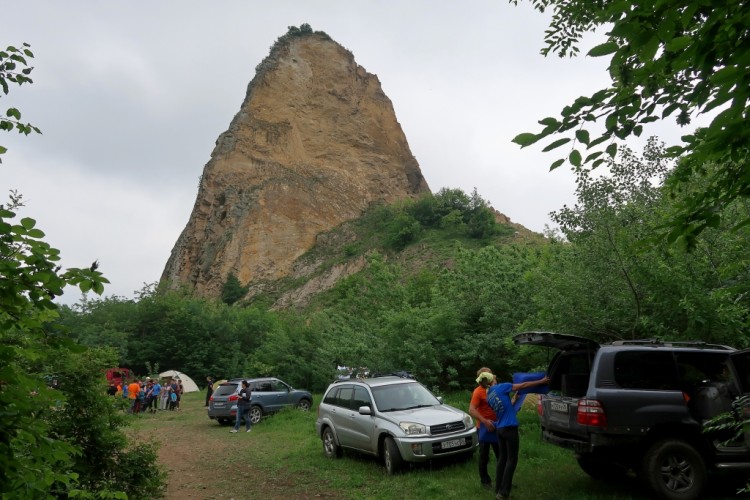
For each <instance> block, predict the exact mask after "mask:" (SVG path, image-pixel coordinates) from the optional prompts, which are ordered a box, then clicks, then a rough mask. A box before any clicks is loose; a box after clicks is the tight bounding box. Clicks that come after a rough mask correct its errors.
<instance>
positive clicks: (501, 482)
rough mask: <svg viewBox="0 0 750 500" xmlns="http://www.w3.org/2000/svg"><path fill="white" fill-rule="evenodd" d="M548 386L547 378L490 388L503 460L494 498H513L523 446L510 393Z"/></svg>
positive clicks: (489, 395)
mask: <svg viewBox="0 0 750 500" xmlns="http://www.w3.org/2000/svg"><path fill="white" fill-rule="evenodd" d="M547 383H549V377H547V376H544V377H543V378H541V379H539V380H533V381H529V382H522V383H520V384H513V383H511V382H503V383H501V384H495V385H492V386H490V388H489V389H487V403H489V405H490V406H491V407H492V409H493V410H494V412H495V415H496V416H497V420H496V421H495V424H494V425H495V433H496V434H497V439H498V441H499V444H500V458H499V459H498V461H497V470H496V472H495V493H496V495H495V498H496V499H497V500H507V499H508V498H510V490H511V488H512V487H513V474H515V472H516V466H517V465H518V449H519V447H520V442H519V437H518V418H516V410H515V408H513V403H512V402H511V400H510V393H511V392H516V391H520V390H522V389H527V388H529V387H536V386H538V385H544V384H547Z"/></svg>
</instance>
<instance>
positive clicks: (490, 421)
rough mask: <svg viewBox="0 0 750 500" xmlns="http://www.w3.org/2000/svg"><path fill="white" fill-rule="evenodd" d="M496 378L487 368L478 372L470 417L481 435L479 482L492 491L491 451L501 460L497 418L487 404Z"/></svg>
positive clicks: (470, 407) (470, 405)
mask: <svg viewBox="0 0 750 500" xmlns="http://www.w3.org/2000/svg"><path fill="white" fill-rule="evenodd" d="M494 381H495V376H494V375H493V374H492V371H491V370H490V369H489V368H487V367H482V368H480V369H479V370H478V371H477V384H479V385H478V386H477V387H476V389H474V392H473V393H472V394H471V402H470V403H469V415H471V416H472V417H474V418H475V419H476V420H477V433H478V435H479V461H478V463H479V482H480V483H481V484H482V487H483V488H485V489H488V490H489V489H492V479H491V478H490V475H489V474H488V473H487V465H488V464H489V462H490V450H492V451H493V452H494V453H495V459H498V458H499V456H500V455H499V453H500V452H499V449H498V444H497V434H495V420H496V419H497V416H496V415H495V411H494V410H493V409H492V407H491V406H490V405H489V404H488V403H487V389H488V388H489V387H490V386H491V385H492V384H493V383H494Z"/></svg>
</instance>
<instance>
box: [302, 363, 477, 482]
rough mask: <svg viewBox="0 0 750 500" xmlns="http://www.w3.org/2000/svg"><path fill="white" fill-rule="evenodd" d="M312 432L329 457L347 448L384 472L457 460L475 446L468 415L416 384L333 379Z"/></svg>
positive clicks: (382, 379)
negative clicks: (373, 460) (377, 461)
mask: <svg viewBox="0 0 750 500" xmlns="http://www.w3.org/2000/svg"><path fill="white" fill-rule="evenodd" d="M315 429H316V431H317V434H318V436H319V437H320V439H321V440H322V441H323V451H324V452H325V454H326V456H328V457H330V458H338V457H341V455H342V448H348V449H353V450H357V451H360V452H364V453H367V454H370V455H375V456H377V457H380V458H382V460H383V462H384V464H385V468H386V471H387V472H388V474H395V473H396V472H398V471H399V470H400V469H401V468H402V467H403V466H404V462H425V461H428V460H432V459H436V458H440V457H450V456H463V457H465V458H467V459H468V458H471V456H472V454H473V453H474V450H475V449H476V447H477V445H478V441H477V435H476V429H475V427H474V422H473V421H472V419H471V417H470V416H469V415H468V414H467V413H465V412H463V411H461V410H459V409H456V408H453V407H452V406H448V405H446V404H443V403H442V401H441V399H440V398H437V397H435V396H434V395H433V394H432V393H431V392H430V391H429V390H428V389H427V388H425V387H424V386H423V385H422V384H420V383H419V382H417V381H416V380H412V379H408V378H401V377H395V376H386V377H377V378H371V379H363V380H339V381H336V382H334V383H333V384H331V385H330V386H329V387H328V389H327V390H326V392H325V394H324V396H323V401H322V402H321V403H320V405H319V406H318V419H317V421H316V422H315Z"/></svg>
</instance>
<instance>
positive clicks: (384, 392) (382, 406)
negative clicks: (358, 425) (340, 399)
mask: <svg viewBox="0 0 750 500" xmlns="http://www.w3.org/2000/svg"><path fill="white" fill-rule="evenodd" d="M372 395H373V397H374V398H375V406H377V407H378V410H380V411H398V410H406V409H409V408H419V407H423V406H435V405H439V404H440V401H438V400H437V398H436V397H435V396H434V395H433V394H432V393H431V392H430V391H428V390H427V389H426V388H425V387H424V386H423V385H422V384H419V383H417V382H410V383H405V384H393V385H384V386H380V387H374V388H373V389H372Z"/></svg>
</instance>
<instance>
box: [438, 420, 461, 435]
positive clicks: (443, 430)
mask: <svg viewBox="0 0 750 500" xmlns="http://www.w3.org/2000/svg"><path fill="white" fill-rule="evenodd" d="M464 429H466V425H464V423H463V421H461V420H458V421H456V422H449V423H447V424H440V425H431V426H430V434H432V435H433V436H439V435H440V434H448V433H450V432H458V431H462V430H464Z"/></svg>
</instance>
